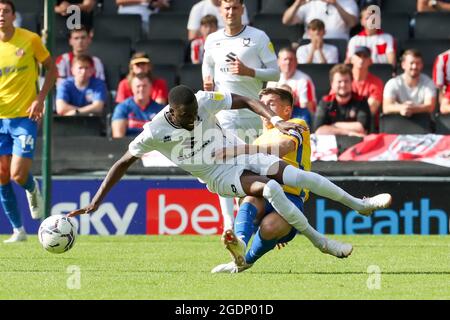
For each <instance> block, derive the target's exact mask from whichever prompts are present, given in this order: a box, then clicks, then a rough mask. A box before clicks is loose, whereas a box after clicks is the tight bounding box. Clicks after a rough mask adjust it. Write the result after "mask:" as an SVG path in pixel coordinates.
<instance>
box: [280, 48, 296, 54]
mask: <svg viewBox="0 0 450 320" xmlns="http://www.w3.org/2000/svg"><path fill="white" fill-rule="evenodd" d="M282 52H290V53H293V54H294V56H295V55H296V51H295V50H294V49H293V48H292V47H283V48H281V49H280V50H279V51H278V54H280V53H282Z"/></svg>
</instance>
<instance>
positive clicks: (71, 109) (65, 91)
mask: <svg viewBox="0 0 450 320" xmlns="http://www.w3.org/2000/svg"><path fill="white" fill-rule="evenodd" d="M72 74H73V77H69V78H67V79H65V80H63V81H62V82H61V83H60V84H59V85H58V87H57V91H56V112H57V113H58V115H61V116H74V115H81V114H83V115H87V114H95V115H101V114H102V112H103V108H104V106H105V103H106V85H105V82H104V81H103V80H100V79H97V78H95V77H93V74H94V61H93V59H92V57H90V56H88V55H81V56H77V57H74V58H73V63H72Z"/></svg>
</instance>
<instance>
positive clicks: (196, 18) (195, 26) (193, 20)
mask: <svg viewBox="0 0 450 320" xmlns="http://www.w3.org/2000/svg"><path fill="white" fill-rule="evenodd" d="M200 9H201V8H200V7H199V6H198V5H194V6H193V7H192V9H191V12H190V13H189V20H188V24H187V29H188V30H199V29H200V20H201V19H202V17H200Z"/></svg>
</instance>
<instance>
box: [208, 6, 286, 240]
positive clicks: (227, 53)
mask: <svg viewBox="0 0 450 320" xmlns="http://www.w3.org/2000/svg"><path fill="white" fill-rule="evenodd" d="M243 2H244V1H243V0H222V1H221V3H220V13H221V15H222V18H223V20H224V24H225V28H223V29H220V30H218V31H216V32H214V33H212V34H210V35H209V36H208V37H207V38H206V42H205V46H204V48H205V54H204V58H203V65H202V76H203V84H204V90H206V91H213V90H216V91H228V92H231V93H234V94H239V95H241V96H245V97H249V98H253V99H258V93H259V91H260V90H261V89H262V87H263V82H264V81H278V79H279V78H280V71H279V68H278V64H277V56H276V55H275V51H274V48H273V45H272V43H271V42H270V39H269V37H268V36H267V35H266V33H265V32H264V31H262V30H259V29H256V28H253V27H251V26H246V25H244V24H243V23H242V13H243V12H244V4H243ZM217 119H219V123H220V125H221V126H222V128H224V129H225V130H229V131H230V132H232V133H233V134H234V135H235V136H237V137H239V138H240V139H241V140H243V141H244V142H246V143H252V142H253V140H254V139H255V138H256V137H257V136H259V135H260V134H261V132H262V122H261V118H260V117H259V116H258V115H257V114H255V113H254V112H252V111H251V110H248V109H240V110H224V111H221V112H219V113H218V114H217ZM219 199H220V207H221V211H222V216H223V219H224V231H225V230H227V229H232V228H233V221H234V215H233V211H234V199H233V198H223V197H219Z"/></svg>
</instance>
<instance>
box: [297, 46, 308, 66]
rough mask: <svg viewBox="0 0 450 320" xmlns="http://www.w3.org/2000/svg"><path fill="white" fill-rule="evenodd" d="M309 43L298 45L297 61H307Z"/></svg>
mask: <svg viewBox="0 0 450 320" xmlns="http://www.w3.org/2000/svg"><path fill="white" fill-rule="evenodd" d="M307 48H308V47H307V45H303V46H300V47H298V49H297V63H306V59H307V58H308V50H307Z"/></svg>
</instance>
